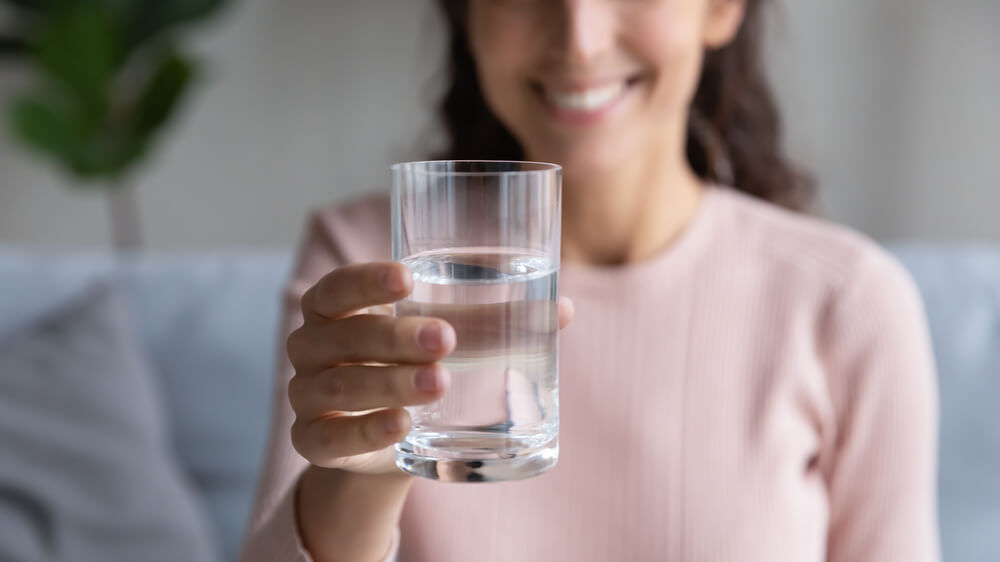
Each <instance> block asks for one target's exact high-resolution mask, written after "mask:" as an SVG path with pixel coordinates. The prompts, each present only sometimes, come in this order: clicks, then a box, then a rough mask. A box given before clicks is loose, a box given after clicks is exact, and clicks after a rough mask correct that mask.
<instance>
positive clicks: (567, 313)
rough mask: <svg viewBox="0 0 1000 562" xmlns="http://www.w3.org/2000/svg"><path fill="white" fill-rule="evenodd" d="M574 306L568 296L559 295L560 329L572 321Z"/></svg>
mask: <svg viewBox="0 0 1000 562" xmlns="http://www.w3.org/2000/svg"><path fill="white" fill-rule="evenodd" d="M575 313H576V307H575V306H573V301H571V300H570V299H569V298H568V297H559V329H560V330H562V329H563V328H565V327H566V326H569V323H570V322H572V321H573V315H574V314H575Z"/></svg>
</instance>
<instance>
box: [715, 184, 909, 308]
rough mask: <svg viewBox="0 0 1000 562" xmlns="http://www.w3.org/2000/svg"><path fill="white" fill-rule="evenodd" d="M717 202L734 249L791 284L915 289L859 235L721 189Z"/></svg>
mask: <svg viewBox="0 0 1000 562" xmlns="http://www.w3.org/2000/svg"><path fill="white" fill-rule="evenodd" d="M716 197H717V199H719V204H718V207H719V208H720V210H719V215H720V219H721V220H722V221H724V222H721V225H722V226H721V229H722V230H723V232H724V234H725V238H726V239H727V240H728V241H729V246H731V247H733V248H734V249H737V251H739V252H740V253H745V252H750V253H751V254H752V255H753V257H754V259H755V260H757V261H758V262H759V263H760V265H761V266H763V267H766V268H768V270H770V271H772V272H775V273H776V274H779V275H781V276H782V277H783V278H784V279H786V280H787V281H792V280H796V279H797V280H800V281H802V282H810V283H815V284H819V285H824V286H826V287H827V288H829V289H834V290H837V289H844V288H845V287H847V286H849V285H851V284H856V283H858V282H859V278H864V279H865V282H866V283H867V284H869V285H875V286H878V287H885V288H887V289H888V290H898V289H900V288H904V287H905V288H907V290H910V289H912V288H913V286H914V285H913V281H912V279H911V278H910V276H909V274H908V273H907V271H906V270H905V269H904V268H903V266H902V265H901V263H900V262H899V261H898V260H897V259H896V258H895V257H894V256H893V255H892V254H890V253H889V252H888V251H886V250H885V249H884V248H882V247H881V246H880V245H879V244H878V243H877V242H875V241H874V240H872V239H871V238H869V237H868V236H866V235H864V234H862V233H860V232H858V231H856V230H853V229H851V228H849V227H847V226H844V225H841V224H837V223H834V222H831V221H829V220H826V219H823V218H821V217H817V216H815V215H810V214H806V213H799V212H794V211H790V210H788V209H784V208H781V207H778V206H777V205H774V204H771V203H768V202H765V201H762V200H760V199H757V198H755V197H752V196H750V195H747V194H744V193H741V192H738V191H735V190H732V189H727V188H716ZM744 255H745V254H744Z"/></svg>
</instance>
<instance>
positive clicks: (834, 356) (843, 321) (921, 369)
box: [820, 253, 940, 562]
mask: <svg viewBox="0 0 1000 562" xmlns="http://www.w3.org/2000/svg"><path fill="white" fill-rule="evenodd" d="M861 262H862V263H860V264H859V266H858V268H857V271H856V273H855V275H853V277H852V278H850V279H849V280H848V281H847V283H845V284H844V286H843V287H842V288H841V290H840V291H839V293H838V294H837V295H836V298H835V300H834V302H833V303H832V304H831V308H830V311H829V318H828V320H829V323H828V325H827V327H826V329H825V330H823V331H821V332H820V338H821V342H820V345H821V347H822V348H823V349H825V355H826V360H827V366H828V369H829V385H830V392H831V396H832V398H833V403H834V407H835V410H836V431H835V435H834V440H833V443H831V445H830V448H829V450H827V451H825V455H824V457H823V459H821V463H822V465H823V472H824V474H825V476H826V480H827V482H828V486H829V495H830V509H831V514H830V517H831V520H830V527H829V536H828V541H829V542H828V561H829V562H859V561H864V562H882V561H884V562H891V561H899V560H906V561H907V562H932V561H935V560H938V559H939V556H940V555H939V547H938V533H937V518H936V510H935V507H936V498H935V489H936V488H935V480H936V461H935V459H936V451H937V439H936V438H937V392H936V385H935V373H934V361H933V357H932V354H931V351H930V350H931V345H930V339H929V336H928V329H927V321H926V319H925V316H924V311H923V306H922V304H921V301H920V297H919V294H918V292H917V289H916V287H915V285H914V283H913V282H912V281H911V279H910V278H909V276H908V275H907V274H906V273H905V271H903V269H902V268H901V267H900V266H899V265H898V264H897V263H895V262H894V261H892V260H891V259H890V258H888V257H887V256H885V255H884V254H881V253H868V254H865V256H864V257H863V258H862V259H861Z"/></svg>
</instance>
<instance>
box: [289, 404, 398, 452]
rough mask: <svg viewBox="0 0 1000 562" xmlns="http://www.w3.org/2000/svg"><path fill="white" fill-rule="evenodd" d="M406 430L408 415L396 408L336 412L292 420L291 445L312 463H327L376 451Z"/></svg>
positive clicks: (393, 441)
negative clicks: (365, 411)
mask: <svg viewBox="0 0 1000 562" xmlns="http://www.w3.org/2000/svg"><path fill="white" fill-rule="evenodd" d="M409 431H410V416H409V414H407V413H406V410H401V409H398V408H395V409H389V410H379V411H377V412H372V413H370V414H365V415H359V416H352V415H336V416H329V417H325V418H317V419H314V420H312V421H306V420H305V419H304V418H299V419H297V420H296V421H295V423H294V424H292V445H293V446H294V447H295V450H296V451H298V452H299V454H300V455H302V456H303V457H305V458H306V460H308V461H309V462H311V463H312V464H315V465H318V466H331V465H334V464H336V463H337V462H338V460H339V459H342V458H343V457H350V456H354V455H360V454H362V453H368V452H371V451H377V450H379V449H383V448H385V447H388V446H389V445H392V444H393V443H395V442H397V441H399V440H400V439H402V438H403V437H404V436H406V434H407V432H409Z"/></svg>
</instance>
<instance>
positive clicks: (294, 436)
mask: <svg viewBox="0 0 1000 562" xmlns="http://www.w3.org/2000/svg"><path fill="white" fill-rule="evenodd" d="M303 425H304V424H303V422H302V420H300V419H299V418H296V419H295V421H294V422H292V429H291V431H290V432H289V433H290V437H291V441H292V448H294V449H295V450H296V451H297V452H298V453H299V454H300V455H302V456H303V457H304V458H306V459H309V458H310V457H311V454H312V452H311V451H310V449H309V448H308V447H307V446H306V445H307V444H306V436H305V431H304V427H303Z"/></svg>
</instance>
